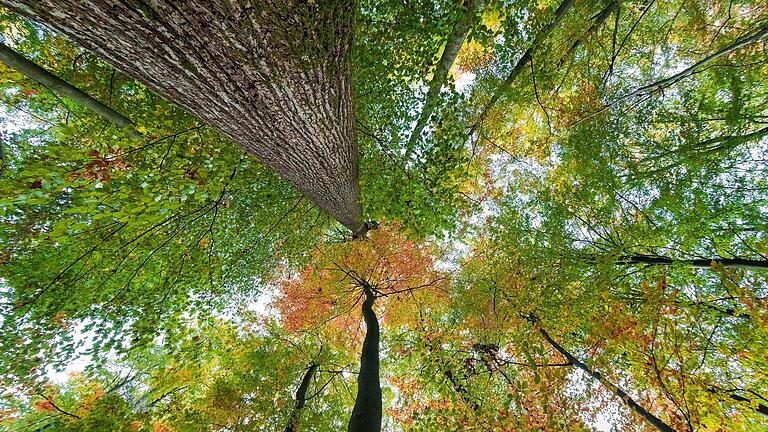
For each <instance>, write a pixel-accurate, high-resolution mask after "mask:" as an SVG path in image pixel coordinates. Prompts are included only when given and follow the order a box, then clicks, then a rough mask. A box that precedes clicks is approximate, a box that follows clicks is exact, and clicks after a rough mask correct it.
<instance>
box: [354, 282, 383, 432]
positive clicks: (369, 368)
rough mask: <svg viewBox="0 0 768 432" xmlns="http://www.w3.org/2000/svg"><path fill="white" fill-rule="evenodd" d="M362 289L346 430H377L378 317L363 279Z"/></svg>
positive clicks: (380, 413) (371, 294) (373, 300)
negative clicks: (361, 325)
mask: <svg viewBox="0 0 768 432" xmlns="http://www.w3.org/2000/svg"><path fill="white" fill-rule="evenodd" d="M362 288H363V291H364V292H365V300H364V301H363V307H362V309H363V319H364V320H365V328H366V331H365V340H364V341H363V350H362V353H361V354H360V374H358V376H357V397H356V398H355V407H354V408H353V409H352V415H351V417H350V419H349V426H348V428H347V431H349V432H379V431H381V415H382V403H381V383H380V381H379V321H378V319H377V318H376V313H375V312H374V311H373V304H374V302H375V300H376V295H375V293H374V292H373V287H371V286H370V285H369V284H368V283H367V282H365V281H362Z"/></svg>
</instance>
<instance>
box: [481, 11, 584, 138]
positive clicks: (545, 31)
mask: <svg viewBox="0 0 768 432" xmlns="http://www.w3.org/2000/svg"><path fill="white" fill-rule="evenodd" d="M574 3H576V1H575V0H563V1H562V2H561V3H560V5H559V6H558V7H557V9H555V17H554V18H553V19H552V21H550V22H549V23H548V24H547V25H546V26H544V27H543V28H542V29H541V30H540V31H539V33H538V34H536V37H535V38H534V39H533V41H532V42H531V45H530V46H529V47H528V49H527V50H525V53H523V55H522V57H520V59H518V60H517V63H515V66H513V67H512V70H510V71H509V74H508V75H507V78H506V79H505V80H504V82H503V83H502V84H501V86H500V87H499V89H498V90H496V92H495V93H494V94H493V95H492V96H491V98H490V99H489V100H488V102H487V103H486V104H485V105H484V106H483V108H482V110H481V111H480V114H479V115H478V118H477V121H475V123H474V124H473V125H472V127H470V128H469V137H470V138H471V137H472V134H473V133H474V132H475V130H476V129H477V127H478V126H479V125H480V123H482V122H483V120H484V119H485V117H486V116H487V115H488V112H489V111H490V110H491V108H493V106H494V105H496V102H498V101H499V98H500V97H501V95H502V94H503V93H504V92H505V91H507V90H508V89H509V88H510V87H512V84H514V82H515V80H516V79H517V77H518V76H519V75H520V73H521V72H522V71H523V69H524V68H525V67H526V65H528V63H529V62H530V61H531V59H532V58H533V53H534V51H536V49H537V48H538V47H539V45H541V43H542V42H543V41H544V40H545V39H546V38H547V37H549V34H550V33H552V31H553V30H554V29H555V28H556V27H557V26H558V25H559V24H560V22H561V21H562V20H563V18H564V17H565V14H566V13H567V12H568V10H569V9H571V7H572V6H573V5H574Z"/></svg>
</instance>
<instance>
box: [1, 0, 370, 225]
mask: <svg viewBox="0 0 768 432" xmlns="http://www.w3.org/2000/svg"><path fill="white" fill-rule="evenodd" d="M0 4H2V5H3V6H6V7H8V8H10V9H11V10H14V11H16V12H19V13H21V14H22V15H25V16H27V17H29V18H31V19H33V20H35V21H38V22H40V23H43V24H45V25H48V26H50V27H51V28H52V29H53V30H55V31H57V32H59V33H61V34H63V35H65V36H67V37H69V38H71V39H72V40H73V41H75V42H76V43H78V44H80V45H82V46H83V47H85V48H86V49H88V50H89V51H92V52H93V53H94V54H95V55H96V56H98V57H100V58H101V59H103V60H105V61H107V62H108V63H110V64H112V65H113V66H115V67H116V68H118V69H120V70H121V71H123V72H124V73H126V74H127V75H130V76H132V77H134V78H136V79H137V80H139V81H141V82H142V83H144V84H146V85H147V86H148V87H149V88H151V89H152V90H154V91H156V92H158V93H159V94H161V95H163V96H164V97H166V98H167V99H169V100H170V101H172V102H175V103H177V104H179V105H181V106H183V107H184V108H186V109H187V110H189V111H190V112H191V113H193V114H195V115H197V116H198V117H200V118H201V119H202V120H203V121H205V122H206V123H208V124H209V125H211V126H213V127H214V128H216V129H218V130H219V131H221V132H223V133H224V134H225V135H227V136H229V137H230V138H231V139H232V140H234V141H235V142H236V143H238V144H239V145H240V146H241V147H242V148H243V149H245V150H246V151H248V152H250V153H251V154H253V155H254V156H256V157H257V158H258V159H259V160H260V161H262V162H263V163H265V164H267V165H268V166H270V167H272V168H273V169H274V170H275V171H277V172H278V174H280V175H281V176H282V177H283V178H284V179H285V180H286V181H288V182H289V183H290V184H292V185H293V186H294V187H296V188H297V189H298V190H299V191H300V192H301V193H303V194H304V195H306V196H307V197H308V198H310V199H312V200H313V201H314V202H315V203H316V204H317V205H318V206H319V207H320V208H321V209H323V210H324V211H326V212H327V213H328V214H330V215H331V216H333V217H335V218H336V219H337V220H339V221H340V222H341V223H342V224H344V225H345V226H347V227H348V228H349V229H350V230H352V232H353V233H354V234H360V233H361V232H364V231H365V229H366V228H365V224H363V223H362V222H361V207H360V204H359V202H358V199H359V185H358V159H357V157H358V156H357V143H356V137H355V128H354V109H353V103H352V96H351V88H350V49H351V46H352V32H353V27H354V16H355V13H356V8H355V4H354V0H318V1H313V2H308V1H302V0H286V1H278V0H258V1H247V0H246V1H232V0H209V1H196V0H78V1H61V0H0Z"/></svg>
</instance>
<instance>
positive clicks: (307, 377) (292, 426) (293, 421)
mask: <svg viewBox="0 0 768 432" xmlns="http://www.w3.org/2000/svg"><path fill="white" fill-rule="evenodd" d="M317 368H318V365H316V364H311V365H309V367H308V368H307V370H306V372H304V377H303V378H302V379H301V384H300V385H299V389H298V390H296V405H294V407H293V412H292V413H291V417H290V418H289V419H288V424H287V425H286V426H285V432H294V431H295V430H296V427H297V426H298V424H299V419H300V417H301V410H302V408H304V405H306V403H307V390H309V384H311V383H312V377H314V376H315V372H317Z"/></svg>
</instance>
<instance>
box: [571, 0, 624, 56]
mask: <svg viewBox="0 0 768 432" xmlns="http://www.w3.org/2000/svg"><path fill="white" fill-rule="evenodd" d="M614 13H619V3H617V2H616V0H611V2H610V3H608V5H607V6H606V7H605V8H603V10H601V11H600V12H598V14H597V15H595V16H594V18H593V19H594V20H595V22H593V23H592V25H591V26H589V28H588V29H587V32H586V33H585V34H584V36H582V37H580V38H578V39H576V40H575V41H573V43H572V44H571V47H570V48H568V52H567V53H566V54H565V55H564V56H563V57H562V58H561V59H560V61H559V62H557V67H558V69H559V68H561V67H563V65H564V64H565V62H566V61H568V59H569V58H570V57H571V56H573V53H574V52H576V50H577V49H578V48H579V47H580V46H581V45H582V44H583V43H584V40H585V39H587V38H589V37H590V36H592V35H593V34H595V33H596V32H597V30H598V29H599V28H600V27H602V26H603V24H605V21H606V20H608V17H610V16H611V15H612V14H614Z"/></svg>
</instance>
